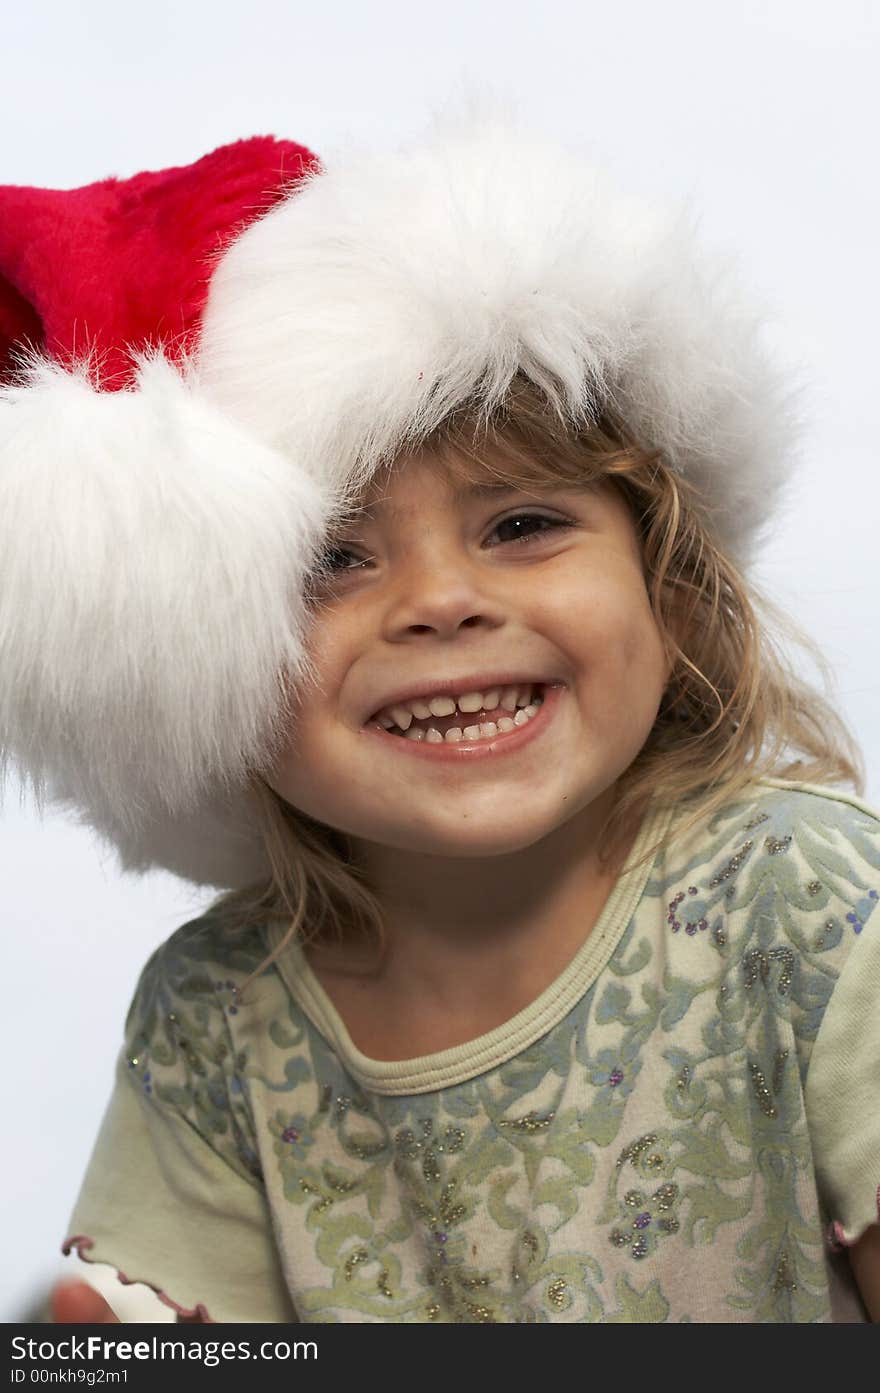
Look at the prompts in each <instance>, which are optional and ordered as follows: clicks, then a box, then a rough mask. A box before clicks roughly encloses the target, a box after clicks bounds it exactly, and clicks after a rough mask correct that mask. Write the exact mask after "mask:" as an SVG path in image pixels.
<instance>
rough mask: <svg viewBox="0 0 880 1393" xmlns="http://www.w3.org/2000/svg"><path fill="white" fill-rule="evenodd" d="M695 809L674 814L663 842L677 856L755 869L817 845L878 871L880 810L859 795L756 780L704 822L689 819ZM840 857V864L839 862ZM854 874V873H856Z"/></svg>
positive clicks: (835, 859) (820, 786)
mask: <svg viewBox="0 0 880 1393" xmlns="http://www.w3.org/2000/svg"><path fill="white" fill-rule="evenodd" d="M692 815H693V805H691V804H690V803H685V804H683V805H681V806H680V807H679V808H676V809H674V810H673V812H672V815H671V817H670V819H669V823H668V827H667V834H666V835H667V841H668V843H669V844H670V846H671V847H674V848H675V849H676V851H677V853H678V855H679V856H681V855H685V856H696V855H700V856H701V857H703V858H712V857H718V856H723V855H724V854H725V853H727V852H729V853H730V854H731V855H733V856H735V857H736V858H737V860H738V862H739V863H746V864H748V865H751V866H754V864H755V863H756V862H758V861H762V860H764V859H766V858H767V857H771V858H772V857H780V856H788V859H789V860H792V859H794V860H797V859H798V857H799V854H800V855H801V857H802V856H803V855H805V854H806V855H809V852H810V848H811V846H813V847H815V845H816V844H817V843H818V842H824V843H826V844H827V843H831V844H834V845H836V847H837V853H838V854H837V856H834V857H832V861H833V862H834V864H835V866H836V867H837V868H838V870H840V871H843V870H844V865H843V860H845V859H846V858H848V859H849V861H850V863H851V864H852V867H853V869H855V864H856V863H858V862H861V861H863V860H866V861H867V863H868V865H870V866H873V868H874V870H875V871H876V870H880V809H878V808H877V807H875V806H873V804H871V803H870V802H868V801H866V800H865V799H863V798H860V797H859V796H858V795H856V794H853V793H849V792H847V791H845V790H843V789H839V788H834V787H831V786H828V785H823V784H812V783H804V782H800V781H798V780H794V779H781V778H770V777H766V778H761V779H755V780H754V781H752V782H750V783H749V784H747V785H745V787H744V788H742V789H740V790H738V791H737V792H736V793H735V794H733V795H731V797H730V799H729V800H728V801H727V802H725V803H723V804H722V805H721V807H720V808H716V809H715V811H714V812H712V813H711V814H709V815H707V816H706V817H702V818H701V817H698V818H697V819H696V820H695V821H693V820H691V819H692ZM841 858H843V859H841ZM857 873H858V872H857Z"/></svg>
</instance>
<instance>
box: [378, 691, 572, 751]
mask: <svg viewBox="0 0 880 1393" xmlns="http://www.w3.org/2000/svg"><path fill="white" fill-rule="evenodd" d="M564 691H565V688H564V686H559V685H557V686H553V687H545V688H544V700H543V702H542V703H541V705H540V706H539V708H538V714H537V715H536V716H533V717H532V718H531V720H530V721H526V722H525V724H524V725H521V726H517V727H516V729H515V730H503V731H499V733H498V735H495V736H493V737H492V738H491V739H489V740H455V741H446V740H442V741H431V743H430V744H429V743H428V742H427V740H407V739H406V737H405V736H403V735H391V734H390V733H389V732H388V731H387V730H383V728H382V727H381V726H380V725H376V724H372V725H368V726H364V728H363V731H362V734H364V735H370V736H372V737H373V738H374V739H377V740H381V741H382V742H383V744H384V745H385V746H386V747H388V748H390V749H393V748H396V749H397V750H398V751H399V753H400V754H404V755H412V756H413V757H414V758H415V759H439V760H441V761H445V762H446V763H447V764H448V763H453V762H454V761H455V760H468V761H470V760H474V759H485V758H487V757H491V756H494V755H502V754H514V753H515V752H516V751H517V750H519V749H522V747H523V745H527V744H528V742H529V741H530V740H532V739H534V737H535V736H536V735H538V734H540V732H541V731H542V730H543V729H544V728H545V726H546V725H547V724H548V723H549V721H551V720H552V718H553V716H554V714H555V712H556V708H557V706H558V704H559V700H560V697H561V696H562V693H563V692H564Z"/></svg>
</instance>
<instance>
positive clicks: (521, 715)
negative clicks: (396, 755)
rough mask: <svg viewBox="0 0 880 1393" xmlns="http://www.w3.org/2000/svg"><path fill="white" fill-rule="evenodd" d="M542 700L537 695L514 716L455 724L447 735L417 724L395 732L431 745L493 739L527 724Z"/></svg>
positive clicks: (432, 727) (433, 728)
mask: <svg viewBox="0 0 880 1393" xmlns="http://www.w3.org/2000/svg"><path fill="white" fill-rule="evenodd" d="M542 702H543V697H536V698H535V700H534V701H533V702H531V703H530V704H529V705H528V706H521V707H520V708H519V710H518V711H517V713H516V715H515V716H514V717H513V718H511V717H510V716H501V717H499V719H498V720H497V721H484V722H481V723H480V724H479V725H474V726H465V727H464V729H463V730H462V728H461V727H460V726H453V727H452V728H451V729H450V730H448V731H447V732H446V734H445V735H441V733H440V731H439V730H437V728H436V727H435V726H430V727H429V729H428V730H427V731H425V730H420V729H417V728H416V727H415V726H410V728H409V730H407V731H401V730H400V729H398V728H395V730H394V732H393V733H394V734H396V735H398V736H400V735H402V736H403V739H404V740H416V741H420V740H424V741H426V742H427V744H429V745H441V744H446V745H455V744H458V742H459V741H460V740H466V741H468V743H470V744H473V743H474V742H476V741H480V740H492V739H494V738H495V736H497V735H503V734H505V733H506V732H507V731H511V730H516V728H517V727H518V726H523V725H525V724H526V723H527V722H528V721H530V720H531V719H532V717H533V716H536V715H537V714H538V711H539V709H540V707H541V704H542Z"/></svg>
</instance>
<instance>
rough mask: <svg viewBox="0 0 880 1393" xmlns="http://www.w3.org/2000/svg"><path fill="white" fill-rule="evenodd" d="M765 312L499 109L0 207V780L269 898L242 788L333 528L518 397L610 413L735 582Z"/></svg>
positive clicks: (682, 215)
mask: <svg viewBox="0 0 880 1393" xmlns="http://www.w3.org/2000/svg"><path fill="white" fill-rule="evenodd" d="M765 319H766V307H765V306H763V305H758V304H757V302H756V300H755V297H754V295H753V294H749V293H747V292H745V291H744V290H743V288H742V287H741V285H740V284H739V280H738V275H737V273H736V271H735V269H734V267H733V265H732V264H731V263H730V261H729V259H727V258H725V257H724V256H722V255H719V254H717V253H716V254H711V253H709V252H708V251H707V250H705V249H703V248H702V247H701V246H700V244H699V240H698V238H697V236H696V234H695V228H694V220H693V217H692V215H691V213H690V212H689V209H688V207H687V206H686V205H684V206H681V207H677V208H676V207H671V206H670V207H661V206H658V205H657V204H656V202H653V201H652V202H646V201H644V200H641V199H637V198H635V197H633V196H631V195H629V194H627V193H625V192H623V191H622V190H621V189H619V188H617V187H616V186H615V185H614V184H613V182H612V181H611V179H610V178H609V177H608V176H607V175H606V174H604V173H603V172H602V171H601V169H599V168H597V167H596V165H595V163H594V161H593V159H592V158H591V157H590V156H589V155H588V154H587V153H586V151H585V150H584V149H582V148H579V147H577V146H572V145H569V144H567V143H565V142H562V141H553V140H548V139H546V138H541V137H539V136H538V135H535V134H534V133H533V132H531V131H530V130H529V128H528V126H527V124H526V122H525V121H524V120H523V119H522V118H520V117H518V116H517V115H516V114H513V113H511V111H510V110H508V109H507V108H504V109H501V108H500V107H499V106H497V105H493V104H492V103H491V102H490V103H487V104H483V105H480V104H479V103H476V104H474V103H471V104H468V105H466V106H465V107H464V109H461V110H459V111H457V112H453V113H452V114H449V113H446V114H445V115H444V116H442V117H440V118H435V121H434V123H433V125H432V127H431V128H430V129H429V131H428V132H427V134H426V135H424V136H423V137H421V138H420V139H419V140H417V141H415V142H413V143H411V144H410V145H408V146H405V147H402V148H399V149H396V150H390V151H387V152H385V151H383V152H376V151H373V150H369V151H363V150H362V151H357V150H352V149H349V150H347V151H346V152H345V153H344V154H342V155H340V156H339V157H338V158H336V159H335V160H333V161H330V162H329V163H327V164H322V163H320V162H319V161H318V159H317V158H316V157H315V156H314V155H312V154H311V153H310V152H309V151H308V150H306V149H305V148H304V147H303V146H301V145H297V144H295V143H292V142H290V141H284V140H277V139H275V138H274V137H271V136H257V137H254V138H253V139H249V140H240V141H237V142H235V143H234V144H231V145H227V146H224V147H222V148H221V149H218V150H215V151H214V152H213V153H212V154H209V155H206V156H205V157H204V158H203V159H200V160H197V161H196V162H195V163H194V164H191V165H188V166H184V167H180V168H173V169H166V170H161V171H158V172H149V173H141V174H137V175H135V176H134V177H133V178H130V179H124V180H120V179H115V178H111V179H105V180H102V181H100V182H98V183H95V184H90V185H88V186H86V187H84V188H78V189H70V190H64V191H59V190H52V189H34V188H20V187H7V188H0V761H2V764H0V771H2V769H4V768H8V767H9V766H12V767H13V768H14V769H16V770H17V771H18V772H19V773H20V775H21V776H22V779H23V780H25V781H26V780H30V781H31V783H32V785H33V788H34V792H35V794H36V796H37V800H38V803H39V804H40V806H41V807H42V805H43V803H44V801H45V800H46V799H47V798H48V800H49V801H51V802H53V803H55V804H56V805H57V806H59V807H61V808H63V809H64V810H65V811H67V812H68V813H70V814H72V815H73V816H74V817H76V818H77V819H78V820H79V821H81V822H82V823H84V824H85V825H88V826H90V827H92V828H93V829H94V830H96V831H97V832H98V833H99V834H100V835H101V837H102V838H104V839H105V840H106V841H107V842H108V843H109V844H110V845H111V846H112V847H113V848H114V849H115V850H116V852H117V855H118V857H119V861H120V865H121V868H122V869H123V870H128V871H135V872H143V871H146V870H149V869H151V868H153V867H163V868H166V869H169V870H171V871H173V872H175V873H176V874H178V875H181V876H183V877H185V878H187V879H189V880H192V881H194V882H196V883H199V884H206V885H213V886H217V887H233V886H239V885H242V884H245V883H247V882H248V881H250V880H253V879H255V878H256V877H258V876H260V875H264V874H265V873H266V872H267V869H268V866H267V863H266V860H265V856H264V853H263V851H262V847H261V845H260V843H259V841H258V839H257V835H256V832H255V830H254V819H253V807H252V805H251V803H250V801H249V798H248V796H247V790H246V785H245V780H246V778H247V775H248V773H249V772H250V771H252V770H257V771H260V772H263V773H266V772H268V770H269V769H270V768H271V765H272V762H273V759H274V757H275V755H276V753H277V751H278V749H279V745H280V742H281V741H282V740H283V739H284V737H285V725H286V720H287V719H288V707H287V705H286V702H285V690H286V685H287V681H290V682H292V683H294V684H295V682H296V680H297V678H301V677H302V676H303V675H304V673H305V671H306V658H305V653H304V642H303V641H304V632H305V629H304V624H305V616H304V600H303V589H304V583H305V579H306V577H307V574H308V572H309V570H310V569H311V567H312V566H313V564H314V562H315V560H316V558H317V556H318V554H319V551H320V547H321V539H322V537H323V536H324V535H325V534H326V530H327V526H328V523H329V522H330V521H331V520H332V519H333V518H334V517H335V516H336V510H337V508H338V507H339V506H340V504H342V503H344V501H345V500H346V498H349V497H351V496H353V495H354V494H355V493H357V491H358V490H359V489H360V488H361V487H363V486H364V485H365V484H367V483H368V482H369V480H370V478H371V477H372V475H373V474H374V472H375V470H376V469H377V468H378V467H379V465H380V464H381V463H382V462H383V461H384V460H387V459H389V458H392V457H393V456H394V455H395V453H396V452H397V451H399V450H400V449H401V448H402V447H404V446H405V445H407V444H412V443H414V442H417V441H418V439H419V438H421V437H422V436H424V435H425V434H426V433H427V432H429V431H430V430H431V429H432V428H433V427H435V426H437V425H438V424H440V422H441V421H442V420H443V419H444V418H445V417H446V416H447V415H448V414H449V413H450V412H451V411H453V410H454V409H455V408H456V407H458V406H459V405H461V404H462V403H464V402H465V401H469V400H472V399H474V398H475V397H476V398H477V399H479V400H481V401H482V402H483V403H484V404H485V407H486V409H487V410H491V408H492V407H493V406H494V405H498V404H500V403H501V402H502V401H503V399H504V395H505V392H506V390H507V389H508V387H509V385H510V383H511V380H512V378H513V376H514V374H515V373H517V372H521V373H524V374H525V375H526V376H527V377H529V378H530V379H531V380H532V381H534V382H535V383H536V384H537V385H538V386H539V387H541V388H542V389H543V390H544V392H545V393H546V394H547V396H548V398H549V399H550V400H551V401H552V402H553V403H554V404H555V405H556V406H557V407H558V408H559V409H560V410H562V411H563V412H564V413H565V414H566V415H567V416H568V417H569V418H570V420H571V421H572V423H573V424H574V425H584V424H587V423H589V422H590V421H594V420H595V419H596V418H597V416H598V415H599V413H600V412H601V411H602V410H603V408H611V407H613V408H614V410H615V412H616V413H617V414H618V415H619V416H620V417H621V418H622V419H623V420H624V421H625V422H626V423H627V424H628V425H629V426H630V428H631V429H632V431H633V432H634V434H635V436H636V437H637V438H638V439H639V440H640V441H642V442H643V443H644V444H646V445H649V446H653V447H656V448H658V449H659V450H661V451H662V453H663V456H664V459H665V461H666V463H667V464H668V466H669V467H671V468H673V469H675V470H678V471H679V472H680V473H681V474H682V475H683V476H686V477H687V478H688V479H690V480H691V481H692V482H693V483H694V484H695V485H696V486H697V487H698V488H699V489H700V491H701V493H702V495H703V498H704V500H705V505H706V512H707V516H708V517H709V519H710V521H711V524H712V525H713V526H714V528H715V531H716V534H717V535H718V537H719V538H720V540H721V542H722V544H723V545H724V546H726V548H727V549H728V551H729V553H730V554H731V555H732V556H733V557H734V558H735V559H737V560H738V561H739V562H740V564H742V565H746V564H747V563H748V562H749V560H750V559H751V557H752V554H753V551H754V549H755V546H756V543H757V541H758V540H759V539H760V534H761V531H762V527H763V524H764V522H765V519H766V518H767V517H768V514H769V513H770V512H771V510H772V509H773V507H774V505H778V504H779V502H780V500H781V496H782V491H783V489H784V486H785V483H786V480H787V479H788V477H789V475H790V472H791V466H792V462H793V454H792V438H793V427H794V426H795V425H796V417H795V412H794V401H795V396H796V389H794V388H793V386H792V383H791V381H790V380H789V378H788V376H787V374H785V373H784V372H783V371H781V369H780V368H779V367H778V366H777V365H775V364H774V363H773V361H772V359H771V358H770V357H769V356H768V354H767V352H766V351H765V349H764V348H763V347H762V345H761V342H760V333H761V329H762V324H763V322H764V320H765ZM282 674H284V675H285V680H284V681H283V680H282Z"/></svg>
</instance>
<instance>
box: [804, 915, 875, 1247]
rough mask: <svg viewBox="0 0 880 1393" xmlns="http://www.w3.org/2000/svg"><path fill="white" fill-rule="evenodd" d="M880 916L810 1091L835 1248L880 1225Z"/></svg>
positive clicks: (827, 1032) (861, 945) (844, 982)
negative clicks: (874, 1225) (870, 1227)
mask: <svg viewBox="0 0 880 1393" xmlns="http://www.w3.org/2000/svg"><path fill="white" fill-rule="evenodd" d="M878 921H880V912H878V913H875V914H873V915H872V916H871V917H870V919H869V920H868V921H867V922H866V923H865V924H864V926H863V927H862V929H861V932H860V934H859V937H858V940H857V942H856V943H855V945H854V946H853V948H852V950H851V951H850V953H849V956H848V959H847V961H846V964H845V966H844V968H843V971H842V972H841V974H840V977H839V978H838V980H837V982H836V984H835V987H834V991H833V992H832V994H831V1000H830V1001H829V1003H828V1006H827V1008H826V1011H825V1015H824V1018H823V1021H822V1024H821V1026H820V1027H819V1032H818V1035H817V1036H816V1042H815V1044H814V1046H813V1052H812V1056H811V1059H810V1064H809V1070H808V1073H807V1081H806V1087H805V1100H806V1108H807V1117H808V1119H809V1126H810V1133H811V1138H812V1144H813V1155H814V1158H815V1166H816V1180H817V1184H818V1187H819V1192H820V1194H821V1195H822V1197H823V1199H824V1201H825V1204H826V1207H827V1209H828V1213H829V1215H830V1217H831V1233H830V1235H829V1237H830V1239H831V1243H832V1246H833V1247H837V1248H845V1247H851V1246H852V1245H853V1244H854V1243H856V1242H857V1241H858V1239H859V1238H861V1236H862V1234H863V1233H864V1232H865V1230H866V1229H867V1228H868V1227H869V1226H870V1225H871V1224H877V1223H880V922H878Z"/></svg>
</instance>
